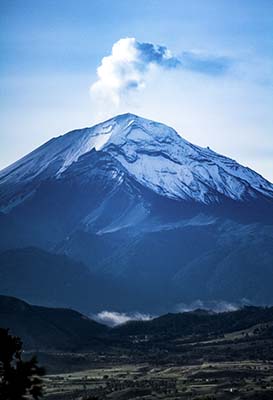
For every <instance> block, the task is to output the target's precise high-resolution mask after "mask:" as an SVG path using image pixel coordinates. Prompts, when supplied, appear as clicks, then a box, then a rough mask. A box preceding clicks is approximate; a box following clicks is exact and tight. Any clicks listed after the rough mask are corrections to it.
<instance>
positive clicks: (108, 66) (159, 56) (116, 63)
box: [91, 38, 180, 107]
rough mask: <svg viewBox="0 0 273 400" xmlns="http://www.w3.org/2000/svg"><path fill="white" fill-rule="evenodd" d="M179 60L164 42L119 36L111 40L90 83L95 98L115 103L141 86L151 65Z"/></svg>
mask: <svg viewBox="0 0 273 400" xmlns="http://www.w3.org/2000/svg"><path fill="white" fill-rule="evenodd" d="M179 64H180V61H179V60H178V59H177V58H176V57H173V55H172V53H171V52H170V50H168V49H167V48H166V47H165V46H158V45H154V44H151V43H140V42H138V41H137V40H136V39H135V38H123V39H120V40H118V41H117V42H116V43H114V45H113V47H112V52H111V54H110V55H109V56H106V57H104V58H103V59H102V61H101V65H100V66H99V67H98V69H97V76H98V80H97V81H96V82H95V83H94V84H93V85H92V86H91V94H92V96H93V97H95V99H96V100H97V101H102V102H103V103H104V106H105V103H106V104H107V103H109V102H111V103H112V104H113V105H114V106H116V107H117V106H119V105H120V102H121V100H122V97H124V96H126V95H128V93H130V92H131V91H135V90H140V89H142V88H144V87H145V85H146V80H147V76H148V72H150V71H151V69H152V68H154V67H155V66H161V67H163V68H167V69H170V68H175V67H176V66H177V65H179Z"/></svg>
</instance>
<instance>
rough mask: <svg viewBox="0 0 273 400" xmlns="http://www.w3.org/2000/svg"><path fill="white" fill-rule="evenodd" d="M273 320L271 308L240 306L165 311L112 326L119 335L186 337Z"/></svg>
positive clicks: (238, 328) (239, 328) (229, 330)
mask: <svg viewBox="0 0 273 400" xmlns="http://www.w3.org/2000/svg"><path fill="white" fill-rule="evenodd" d="M269 321H273V307H265V308H264V307H253V306H248V307H244V308H242V309H240V310H237V311H230V312H222V313H211V312H205V311H204V310H203V312H200V310H198V312H195V311H193V312H184V313H176V314H171V313H170V314H166V315H162V316H160V317H158V318H155V319H153V320H150V321H130V322H128V323H127V324H124V325H120V326H118V327H116V328H114V331H115V333H116V334H117V335H118V336H119V335H121V336H128V335H158V336H160V335H161V336H163V335H166V336H187V335H210V334H224V333H228V332H234V331H239V330H242V329H247V328H250V327H252V326H254V325H256V324H260V323H265V322H269Z"/></svg>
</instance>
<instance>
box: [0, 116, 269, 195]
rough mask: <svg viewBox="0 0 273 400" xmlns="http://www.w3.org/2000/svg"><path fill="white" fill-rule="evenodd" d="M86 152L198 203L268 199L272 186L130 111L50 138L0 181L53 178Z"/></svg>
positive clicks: (148, 183)
mask: <svg viewBox="0 0 273 400" xmlns="http://www.w3.org/2000/svg"><path fill="white" fill-rule="evenodd" d="M91 150H95V151H97V152H105V153H107V154H109V155H111V157H113V158H114V159H116V160H117V161H118V162H119V163H120V164H122V166H123V168H124V169H125V170H126V171H127V173H128V175H130V176H131V177H133V178H134V179H135V180H136V181H138V182H139V183H140V184H142V185H144V186H145V187H148V188H150V189H152V190H153V191H155V192H157V193H158V194H160V195H164V196H167V197H169V198H174V199H178V200H180V199H183V200H194V201H197V202H202V203H213V202H218V201H219V200H220V199H221V197H222V196H225V197H227V198H230V199H233V200H241V201H242V200H245V199H251V198H256V197H257V196H258V195H259V194H260V195H261V194H262V195H264V196H266V197H268V198H273V185H272V184H271V183H270V182H268V181H267V180H265V179H264V178H263V177H261V176H260V175H259V174H257V173H256V172H254V171H252V170H250V169H249V168H246V167H243V166H241V165H240V164H238V163H237V162H236V161H234V160H232V159H230V158H227V157H224V156H222V155H220V154H217V153H215V152H213V151H212V150H210V149H208V148H202V147H199V146H195V145H193V144H191V143H190V142H188V141H187V140H185V139H183V138H182V137H181V136H180V135H179V134H178V133H177V132H176V131H175V130H174V129H172V128H170V127H168V126H166V125H164V124H161V123H158V122H154V121H151V120H148V119H144V118H141V117H138V116H136V115H134V114H123V115H119V116H116V117H114V118H111V119H109V120H107V121H105V122H103V123H100V124H97V125H95V126H93V127H91V128H85V129H80V130H75V131H72V132H69V133H67V134H65V135H63V136H59V137H57V138H54V139H52V140H50V141H49V142H47V143H46V144H44V145H43V146H41V147H39V148H38V149H36V150H35V151H33V152H32V153H30V154H28V155H27V156H25V157H24V158H22V159H21V160H19V161H17V162H16V163H14V164H12V165H11V166H10V167H8V168H6V169H5V170H3V171H1V173H0V183H4V184H7V183H8V182H13V183H14V182H17V183H18V182H20V183H26V182H28V181H33V180H39V179H47V178H52V177H54V176H55V178H57V179H59V178H60V177H62V174H63V173H64V172H65V171H66V170H67V169H68V168H69V166H70V165H71V164H72V163H75V162H77V161H78V160H79V158H80V157H81V156H83V155H84V154H86V153H88V152H90V151H91ZM90 168H92V165H90Z"/></svg>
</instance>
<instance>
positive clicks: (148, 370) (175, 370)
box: [38, 324, 273, 400]
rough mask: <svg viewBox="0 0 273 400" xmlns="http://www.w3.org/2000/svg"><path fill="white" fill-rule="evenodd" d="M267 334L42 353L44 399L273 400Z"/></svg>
mask: <svg viewBox="0 0 273 400" xmlns="http://www.w3.org/2000/svg"><path fill="white" fill-rule="evenodd" d="M270 325H271V324H270ZM265 332H268V324H266V325H262V324H261V325H258V326H254V327H252V328H250V329H247V330H244V331H239V332H234V333H228V334H226V335H221V336H219V335H218V336H217V335H215V336H213V337H210V338H206V339H205V338H200V337H199V338H197V337H192V336H191V337H181V338H175V339H174V340H173V341H172V340H168V341H167V342H166V343H165V345H164V343H162V342H160V341H159V342H157V341H156V340H155V339H154V338H153V339H149V338H145V340H143V338H142V339H141V338H138V339H137V338H136V337H134V338H133V342H132V343H131V346H128V343H127V344H125V343H124V344H121V347H120V348H117V347H115V348H113V349H112V350H111V351H107V352H93V353H90V352H89V353H39V354H38V357H39V360H40V362H41V363H44V365H48V375H47V376H46V379H45V399H47V400H76V399H77V400H78V399H82V400H83V399H84V400H87V399H88V400H89V399H90V400H95V399H98V400H104V399H113V400H129V399H146V400H155V399H164V400H168V399H173V400H174V399H176V400H178V399H185V400H186V399H191V400H218V399H248V400H257V399H258V400H259V399H261V400H263V399H265V400H267V399H268V400H269V399H272V398H273V351H272V348H273V338H272V336H271V334H270V335H268V333H266V334H265Z"/></svg>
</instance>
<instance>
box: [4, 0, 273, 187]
mask: <svg viewBox="0 0 273 400" xmlns="http://www.w3.org/2000/svg"><path fill="white" fill-rule="evenodd" d="M0 7H1V13H0V15H1V16H0V19H1V20H0V26H1V28H0V29H1V31H0V34H1V36H0V46H1V61H0V71H1V75H0V79H1V91H0V96H1V97H0V103H1V104H0V105H1V107H0V124H1V130H0V132H1V133H0V135H1V136H0V144H1V146H0V152H1V153H0V155H1V157H0V168H2V167H5V166H6V165H8V164H9V163H11V162H13V161H15V160H16V159H17V158H19V157H20V156H23V155H24V154H25V153H27V152H29V151H31V150H32V149H33V148H35V147H36V146H38V145H40V144H42V143H43V142H44V141H46V140H48V139H50V138H51V137H53V136H57V135H59V134H62V133H64V132H66V131H69V130H72V129H75V128H78V127H83V126H90V125H92V124H93V123H94V122H98V121H100V120H101V119H104V118H107V117H109V116H112V115H115V114H118V113H121V112H127V111H130V112H134V113H136V114H139V115H141V116H144V117H148V118H152V119H155V120H159V121H162V122H165V123H167V124H169V125H171V126H173V127H174V128H176V129H177V130H178V131H179V133H180V134H182V135H183V136H184V137H185V138H186V139H188V140H190V141H192V142H193V143H196V144H199V145H201V146H207V145H209V146H210V147H211V148H212V149H214V150H216V151H218V152H221V153H224V154H226V155H228V156H231V157H232V158H235V159H236V160H237V161H239V162H241V163H243V164H244V165H248V166H250V167H252V168H254V169H255V170H257V171H258V172H260V173H261V174H263V175H264V176H265V177H266V178H268V179H269V180H271V181H273V118H272V110H273V97H272V96H273V95H272V93H273V91H272V84H273V47H272V38H273V27H272V26H273V24H272V18H273V2H272V1H271V0H259V1H255V0H251V1H249V0H237V1H233V0H228V1H225V0H199V1H198V0H192V1H183V0H179V1H175V0H168V1H167V0H166V1H165V0H146V1H143V0H138V1H132V0H127V1H123V0H112V1H110V0H108V1H106V0H100V1H96V0H92V1H84V0H77V1H75V0H74V1H69V0H66V1H63V0H58V1H50V0H46V1H42V0H36V1H32V0H24V1H23V0H20V1H19V0H17V1H14V0H8V1H7V0H2V2H1V6H0ZM125 38H130V40H129V41H128V40H127V41H125V42H124V41H123V42H120V39H125ZM117 43H118V44H117ZM120 43H121V45H120ZM114 44H117V45H116V47H115V49H118V50H117V51H116V52H115V51H112V47H113V45H114ZM160 46H164V47H163V48H162V47H160ZM162 49H163V50H162ZM164 49H165V50H164ZM128 55H129V56H130V57H131V58H130V60H131V61H129V63H128ZM103 57H108V58H107V60H106V63H105V62H104V64H106V66H105V65H104V67H103V68H101V69H100V71H101V77H99V76H98V75H97V68H98V67H100V66H101V64H102V59H103ZM124 60H127V61H126V65H125V66H124ZM109 71H112V72H111V73H112V75H111V74H109ZM113 71H114V72H113ZM109 77H111V79H112V80H110V78H109ZM108 78H109V79H108ZM90 88H91V90H90Z"/></svg>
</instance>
